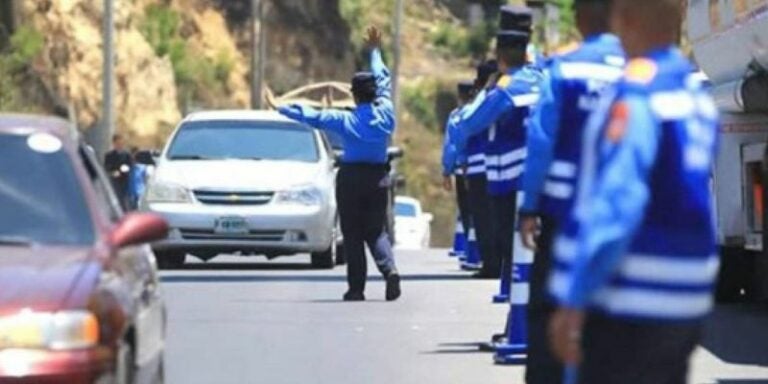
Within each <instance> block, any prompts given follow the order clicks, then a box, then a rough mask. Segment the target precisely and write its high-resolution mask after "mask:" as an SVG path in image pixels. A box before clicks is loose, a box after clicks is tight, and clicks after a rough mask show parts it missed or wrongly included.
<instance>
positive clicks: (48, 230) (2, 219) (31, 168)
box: [0, 134, 95, 245]
mask: <svg viewBox="0 0 768 384" xmlns="http://www.w3.org/2000/svg"><path fill="white" fill-rule="evenodd" d="M0 153H2V154H3V157H4V158H6V159H13V161H0V212H2V213H3V214H2V216H0V245H7V244H19V245H23V244H32V243H40V244H52V245H87V244H90V243H93V242H94V238H95V234H94V229H93V222H92V220H91V216H90V212H89V210H88V206H87V204H86V202H85V199H84V197H83V191H82V188H81V187H80V184H79V183H78V180H77V177H76V174H75V170H74V168H73V165H72V160H71V159H70V157H69V156H67V154H66V153H65V152H64V151H63V150H62V149H61V141H59V139H57V138H55V137H53V136H51V135H48V134H33V135H31V136H26V135H8V134H0Z"/></svg>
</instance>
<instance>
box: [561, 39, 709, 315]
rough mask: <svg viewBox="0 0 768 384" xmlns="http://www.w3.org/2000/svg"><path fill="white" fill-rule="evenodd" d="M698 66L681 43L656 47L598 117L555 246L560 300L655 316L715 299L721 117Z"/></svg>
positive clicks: (698, 309) (695, 309)
mask: <svg viewBox="0 0 768 384" xmlns="http://www.w3.org/2000/svg"><path fill="white" fill-rule="evenodd" d="M691 70H692V66H691V65H690V64H689V63H688V61H687V60H686V59H685V58H684V57H683V55H682V54H681V53H680V52H679V51H678V50H677V49H676V48H673V47H667V48H663V49H658V50H655V51H653V52H650V53H649V54H648V55H646V57H643V58H640V59H635V60H633V61H632V62H630V63H629V65H628V67H627V71H626V75H625V76H624V79H623V80H622V81H621V82H620V83H619V84H618V86H617V87H616V89H615V90H612V91H610V92H609V94H607V95H606V96H605V98H604V99H603V102H602V103H601V105H600V107H598V110H597V111H596V112H595V113H594V114H593V115H592V116H591V117H590V121H589V123H588V127H587V133H586V136H585V137H586V142H587V147H588V148H590V150H589V151H587V152H585V153H584V158H583V162H582V169H581V172H580V180H579V188H580V189H581V190H580V191H579V197H578V200H577V203H576V206H575V208H574V210H573V211H572V212H571V215H570V217H569V218H568V220H567V222H566V225H565V226H564V228H563V230H562V233H561V234H560V235H559V236H558V238H557V240H556V242H555V247H554V254H555V262H554V268H553V272H552V276H551V279H550V292H551V293H552V294H553V295H554V296H555V298H556V299H557V300H558V301H559V302H560V303H561V305H564V306H567V307H572V308H590V309H592V310H597V311H600V312H604V313H606V314H607V315H609V316H614V317H623V318H632V319H643V320H656V321H687V320H698V319H700V318H701V317H702V316H704V315H705V314H706V313H707V312H708V311H709V310H710V309H711V307H712V297H711V296H712V294H711V291H712V288H713V285H714V282H715V279H716V276H717V269H718V257H717V252H716V245H715V243H716V242H715V236H714V233H715V228H714V223H713V220H712V212H711V194H710V180H711V176H710V174H711V169H712V165H713V159H714V157H715V148H716V140H717V130H718V117H717V110H716V108H715V105H714V103H713V102H712V100H711V99H710V98H709V96H708V95H707V94H706V92H705V91H703V89H702V87H701V84H699V83H697V82H696V81H695V80H693V78H692V77H691V76H690V74H691Z"/></svg>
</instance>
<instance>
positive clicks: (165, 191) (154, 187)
mask: <svg viewBox="0 0 768 384" xmlns="http://www.w3.org/2000/svg"><path fill="white" fill-rule="evenodd" d="M146 199H147V202H149V203H191V202H192V196H191V194H190V193H189V190H188V189H187V188H184V187H183V186H181V185H178V184H174V183H167V182H162V181H157V182H154V183H150V184H149V187H148V188H147V197H146Z"/></svg>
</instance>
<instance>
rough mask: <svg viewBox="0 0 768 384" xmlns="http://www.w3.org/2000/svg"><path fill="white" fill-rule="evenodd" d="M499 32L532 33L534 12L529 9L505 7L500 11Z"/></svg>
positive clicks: (515, 6)
mask: <svg viewBox="0 0 768 384" xmlns="http://www.w3.org/2000/svg"><path fill="white" fill-rule="evenodd" d="M500 13H501V17H500V19H499V30H502V31H520V32H527V33H530V32H531V30H532V28H533V11H532V10H531V9H530V8H528V7H522V6H517V5H504V6H502V7H501V9H500Z"/></svg>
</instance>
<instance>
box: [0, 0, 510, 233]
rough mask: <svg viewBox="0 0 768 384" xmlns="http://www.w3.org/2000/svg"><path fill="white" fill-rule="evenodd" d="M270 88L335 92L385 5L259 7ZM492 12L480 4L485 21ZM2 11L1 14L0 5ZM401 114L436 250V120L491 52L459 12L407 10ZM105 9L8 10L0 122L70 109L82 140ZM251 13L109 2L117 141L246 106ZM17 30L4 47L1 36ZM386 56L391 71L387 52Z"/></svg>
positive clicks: (447, 6)
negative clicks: (318, 86) (323, 84)
mask: <svg viewBox="0 0 768 384" xmlns="http://www.w3.org/2000/svg"><path fill="white" fill-rule="evenodd" d="M266 1H267V11H266V17H265V24H266V29H267V40H268V48H267V52H268V64H267V68H266V70H267V83H268V86H269V87H271V89H273V90H274V91H275V92H276V93H282V92H285V91H288V90H290V89H293V88H295V87H297V86H301V85H305V84H309V83H313V82H316V81H325V80H341V81H346V80H347V79H348V78H349V76H350V74H351V73H353V72H354V71H355V70H356V69H358V68H360V67H361V66H363V65H364V60H363V58H361V57H360V55H359V53H360V52H361V49H360V48H361V43H362V31H363V29H364V27H365V26H366V25H368V24H375V25H378V26H380V27H382V29H384V31H385V33H386V34H388V35H389V36H391V33H392V20H391V15H392V14H393V10H394V3H395V1H394V0H279V1H278V0H266ZM499 2H500V0H485V1H484V3H487V4H486V6H491V7H495V6H497V3H499ZM4 4H7V2H6V3H4ZM405 5H406V7H405V14H406V17H405V20H404V25H403V62H402V74H403V78H402V99H401V101H402V107H403V108H402V110H401V111H402V113H401V115H400V127H399V129H398V134H397V137H396V141H397V143H398V144H400V145H402V146H403V147H405V149H406V153H407V155H406V159H405V161H404V162H402V171H403V173H404V174H405V175H406V178H407V181H408V186H407V191H406V192H407V193H408V194H410V195H413V196H415V197H417V198H420V199H421V200H422V201H424V202H425V205H426V209H428V210H430V211H432V212H434V213H435V216H436V222H435V225H434V227H433V229H434V231H433V233H434V235H435V242H436V243H437V244H439V245H447V244H448V243H449V240H450V238H451V237H452V233H451V232H452V227H453V217H454V215H455V213H454V204H453V202H452V197H451V195H450V194H448V193H446V192H444V191H442V190H441V189H440V187H439V185H440V168H439V155H440V144H441V141H442V139H441V135H442V125H443V120H444V117H445V115H446V114H447V112H448V111H449V110H450V109H451V108H452V106H453V104H454V103H455V100H454V96H453V89H454V84H455V81H456V80H459V79H462V78H469V77H471V75H472V73H471V66H472V64H473V62H474V61H475V60H477V59H479V58H482V56H483V55H484V54H485V53H486V52H487V51H488V43H489V42H490V39H489V38H488V32H489V31H488V30H486V29H485V27H484V26H480V27H479V28H469V27H468V26H467V25H466V23H464V22H462V21H461V18H462V17H464V16H466V5H467V1H465V0H406V1H405ZM101 6H102V1H94V0H16V1H15V9H14V16H15V17H14V20H13V21H15V22H10V21H9V20H8V19H9V18H8V17H7V16H8V14H7V12H6V14H5V15H4V17H2V18H0V110H32V111H39V112H51V111H53V110H54V109H56V108H62V107H63V108H66V107H68V106H71V107H72V109H73V110H74V111H75V113H76V117H77V120H78V122H79V124H80V127H81V128H82V129H83V130H89V129H92V128H93V127H94V126H96V125H97V124H98V122H99V116H100V104H101V62H102V58H101V49H102V38H101V20H102V14H103V10H102V8H101ZM249 7H250V0H116V9H117V15H116V50H117V70H116V75H117V84H116V85H117V95H116V113H117V120H118V121H117V128H118V131H120V132H122V133H124V134H126V135H127V136H128V138H129V140H130V141H131V142H133V143H136V144H138V145H143V146H155V147H157V146H160V145H161V144H162V143H163V142H164V140H165V139H166V137H167V135H168V133H169V132H170V130H171V129H172V128H173V126H174V125H175V124H176V123H177V122H178V121H179V119H180V118H181V117H182V116H183V115H184V114H185V113H187V112H188V111H191V110H194V109H198V108H244V107H247V105H248V100H249V98H250V95H249V86H248V84H249V82H250V77H249V55H250V40H249V39H250V32H249V27H250V25H249V11H250V10H249ZM11 24H15V33H14V34H13V36H12V37H11V35H10V34H8V33H4V31H5V32H7V31H8V30H9V29H10V28H9V27H10V26H11ZM385 56H387V58H388V59H390V58H391V50H388V49H387V52H385Z"/></svg>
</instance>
